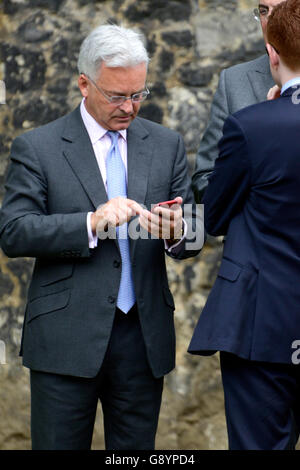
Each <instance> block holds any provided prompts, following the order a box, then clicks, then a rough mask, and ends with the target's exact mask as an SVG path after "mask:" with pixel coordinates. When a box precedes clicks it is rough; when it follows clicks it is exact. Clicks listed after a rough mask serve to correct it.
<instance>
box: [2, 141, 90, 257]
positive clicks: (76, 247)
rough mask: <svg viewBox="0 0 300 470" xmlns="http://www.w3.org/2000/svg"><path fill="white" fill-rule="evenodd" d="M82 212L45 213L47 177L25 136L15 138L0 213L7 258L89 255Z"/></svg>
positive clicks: (84, 216)
mask: <svg viewBox="0 0 300 470" xmlns="http://www.w3.org/2000/svg"><path fill="white" fill-rule="evenodd" d="M86 216H87V214H86V213H74V214H48V211H47V179H46V177H45V176H44V175H43V171H42V169H41V166H40V163H39V160H38V158H37V156H36V153H35V149H34V147H33V145H32V144H31V142H30V139H28V138H27V137H26V136H20V137H17V138H16V139H15V141H14V142H13V145H12V149H11V163H10V167H9V171H8V176H7V182H6V194H5V197H4V201H3V205H2V209H1V213H0V237H1V247H2V249H3V251H4V252H5V254H6V255H7V256H9V257H17V256H26V257H27V256H28V257H41V256H58V257H87V256H89V255H90V252H89V247H88V235H87V228H86Z"/></svg>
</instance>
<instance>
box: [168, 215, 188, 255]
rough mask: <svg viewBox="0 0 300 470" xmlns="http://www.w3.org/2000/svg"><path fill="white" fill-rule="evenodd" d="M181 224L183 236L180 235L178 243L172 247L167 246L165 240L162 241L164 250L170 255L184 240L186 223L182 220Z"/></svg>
mask: <svg viewBox="0 0 300 470" xmlns="http://www.w3.org/2000/svg"><path fill="white" fill-rule="evenodd" d="M182 223H183V235H182V237H181V239H180V240H178V242H176V243H174V245H171V246H169V245H168V242H167V240H164V243H165V250H167V252H168V253H171V252H172V251H173V249H174V248H176V247H177V246H180V245H181V243H182V242H183V241H184V240H185V239H186V234H187V223H186V221H185V220H184V219H182Z"/></svg>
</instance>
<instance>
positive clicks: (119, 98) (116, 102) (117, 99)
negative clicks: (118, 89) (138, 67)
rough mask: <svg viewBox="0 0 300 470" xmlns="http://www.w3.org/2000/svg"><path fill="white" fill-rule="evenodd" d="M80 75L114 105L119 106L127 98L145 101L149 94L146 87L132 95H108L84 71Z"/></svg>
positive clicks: (137, 101) (138, 101)
mask: <svg viewBox="0 0 300 470" xmlns="http://www.w3.org/2000/svg"><path fill="white" fill-rule="evenodd" d="M82 75H84V76H85V77H86V78H87V79H88V80H89V81H90V82H91V83H92V84H93V85H94V86H95V88H96V89H97V90H98V91H99V93H101V95H102V96H104V98H106V99H107V101H108V102H109V103H110V104H112V105H114V106H121V105H122V104H123V103H125V101H127V100H131V101H132V103H141V102H142V101H145V99H146V98H147V96H148V95H149V94H150V91H149V90H148V88H146V90H143V91H140V92H139V93H133V95H131V96H123V95H120V96H119V95H115V96H108V95H107V94H106V93H105V92H104V91H103V90H102V89H101V88H100V87H99V86H98V85H97V83H95V82H94V80H93V79H92V78H91V77H89V76H88V75H87V74H86V73H82ZM141 95H142V97H141ZM138 97H139V98H138Z"/></svg>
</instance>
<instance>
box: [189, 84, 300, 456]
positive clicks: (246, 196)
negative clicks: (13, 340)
mask: <svg viewBox="0 0 300 470" xmlns="http://www.w3.org/2000/svg"><path fill="white" fill-rule="evenodd" d="M296 92H297V90H296ZM292 93H295V90H294V89H293V88H289V89H288V90H287V91H286V92H285V93H284V94H283V96H282V97H280V98H279V99H278V100H276V101H269V102H264V103H261V104H258V105H255V106H251V107H248V108H246V109H244V110H242V111H239V112H238V113H236V114H234V115H233V116H231V117H229V118H228V119H227V121H226V123H225V126H224V137H223V138H222V140H221V142H220V156H219V158H218V159H217V160H216V164H215V169H214V171H213V173H212V175H211V177H210V180H209V185H208V188H207V190H206V192H205V195H204V199H203V202H204V205H205V228H206V230H207V231H208V233H209V234H211V235H213V236H218V235H226V241H225V246H224V253H223V259H222V262H221V266H220V268H219V272H218V277H217V279H216V282H215V284H214V286H213V288H212V290H211V292H210V295H209V297H208V300H207V303H206V305H205V307H204V309H203V311H202V313H201V316H200V319H199V322H198V324H197V327H196V329H195V332H194V335H193V338H192V340H191V343H190V346H189V352H190V353H192V354H204V355H205V354H213V353H214V352H216V351H221V369H222V375H223V384H224V392H225V407H226V412H227V415H228V421H227V424H228V433H229V443H230V448H231V449H285V448H291V447H293V445H294V444H295V442H294V440H295V436H294V435H293V434H292V428H293V423H294V422H295V421H296V423H297V425H298V426H299V425H300V415H299V396H300V395H299V392H300V370H299V365H296V364H294V363H293V361H292V355H293V352H294V350H293V343H294V341H295V340H299V338H300V327H299V325H300V289H299V279H300V238H299V220H300V204H299V201H300V150H299V129H300V112H299V109H300V108H299V105H295V104H293V100H292ZM298 93H299V90H298ZM297 96H298V95H297ZM233 416H234V419H233V420H231V419H230V417H233ZM237 423H238V424H237Z"/></svg>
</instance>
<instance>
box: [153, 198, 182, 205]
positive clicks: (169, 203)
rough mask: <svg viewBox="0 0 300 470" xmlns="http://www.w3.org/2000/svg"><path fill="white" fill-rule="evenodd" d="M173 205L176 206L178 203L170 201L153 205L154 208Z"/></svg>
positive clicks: (174, 200) (173, 200)
mask: <svg viewBox="0 0 300 470" xmlns="http://www.w3.org/2000/svg"><path fill="white" fill-rule="evenodd" d="M173 204H178V201H177V200H176V199H172V200H171V201H163V202H158V203H157V204H155V207H157V206H169V207H170V206H172V205H173Z"/></svg>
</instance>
